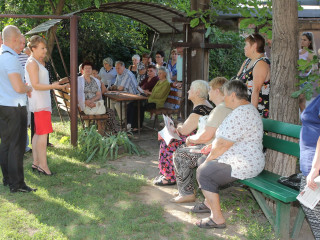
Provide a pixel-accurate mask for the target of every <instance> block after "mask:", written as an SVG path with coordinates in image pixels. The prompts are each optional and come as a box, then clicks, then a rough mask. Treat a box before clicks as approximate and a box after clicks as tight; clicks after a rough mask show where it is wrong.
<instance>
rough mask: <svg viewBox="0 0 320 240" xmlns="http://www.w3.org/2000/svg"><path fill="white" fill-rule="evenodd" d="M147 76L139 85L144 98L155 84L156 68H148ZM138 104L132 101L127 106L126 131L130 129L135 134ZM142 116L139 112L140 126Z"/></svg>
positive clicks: (152, 66)
mask: <svg viewBox="0 0 320 240" xmlns="http://www.w3.org/2000/svg"><path fill="white" fill-rule="evenodd" d="M147 72H148V76H147V77H146V78H145V79H144V80H143V81H142V82H141V83H140V84H139V87H140V88H141V89H140V90H139V91H140V92H141V93H142V91H143V93H142V95H144V96H150V95H151V92H152V89H153V87H154V86H155V85H156V84H157V82H158V80H159V77H158V76H157V68H156V67H155V66H154V65H149V66H148V71H147ZM138 104H139V103H138V102H137V101H133V102H130V103H129V104H128V105H127V122H128V126H127V128H128V130H130V129H131V128H132V131H133V132H135V131H137V130H138V129H137V128H138ZM143 116H144V111H143V110H142V111H140V122H141V125H140V126H142V119H143Z"/></svg>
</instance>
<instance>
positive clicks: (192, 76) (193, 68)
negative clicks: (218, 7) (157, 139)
mask: <svg viewBox="0 0 320 240" xmlns="http://www.w3.org/2000/svg"><path fill="white" fill-rule="evenodd" d="M190 3H191V11H192V10H207V9H209V7H210V0H191V2H190ZM205 32H206V29H205V27H204V24H202V23H201V22H200V24H199V25H198V26H197V27H195V28H190V26H189V27H188V42H191V43H194V44H201V43H207V42H209V40H208V39H206V38H205ZM186 56H187V79H186V80H187V85H186V91H185V99H188V98H187V91H188V90H189V88H190V85H191V83H192V81H195V80H206V81H208V80H209V79H208V78H209V50H208V49H206V48H188V49H187V51H186ZM192 107H193V106H192V103H191V102H190V101H189V102H188V107H187V114H186V115H187V116H188V115H189V114H190V112H191V110H192Z"/></svg>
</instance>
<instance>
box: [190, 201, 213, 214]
mask: <svg viewBox="0 0 320 240" xmlns="http://www.w3.org/2000/svg"><path fill="white" fill-rule="evenodd" d="M190 211H191V212H193V213H211V210H210V208H208V207H207V205H205V204H204V202H200V203H196V205H194V206H193V207H192V208H191V210H190Z"/></svg>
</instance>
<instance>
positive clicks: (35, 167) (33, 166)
mask: <svg viewBox="0 0 320 240" xmlns="http://www.w3.org/2000/svg"><path fill="white" fill-rule="evenodd" d="M31 169H32V172H34V171H37V170H38V166H37V165H35V164H33V163H32V166H31Z"/></svg>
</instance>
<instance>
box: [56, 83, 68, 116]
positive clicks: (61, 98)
mask: <svg viewBox="0 0 320 240" xmlns="http://www.w3.org/2000/svg"><path fill="white" fill-rule="evenodd" d="M54 96H55V98H56V100H57V104H58V108H60V109H62V110H64V111H66V112H68V113H70V106H71V103H70V88H66V90H65V91H62V90H58V89H54Z"/></svg>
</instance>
